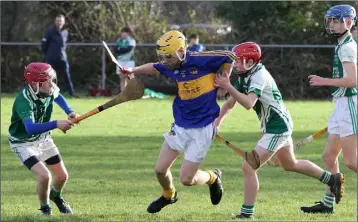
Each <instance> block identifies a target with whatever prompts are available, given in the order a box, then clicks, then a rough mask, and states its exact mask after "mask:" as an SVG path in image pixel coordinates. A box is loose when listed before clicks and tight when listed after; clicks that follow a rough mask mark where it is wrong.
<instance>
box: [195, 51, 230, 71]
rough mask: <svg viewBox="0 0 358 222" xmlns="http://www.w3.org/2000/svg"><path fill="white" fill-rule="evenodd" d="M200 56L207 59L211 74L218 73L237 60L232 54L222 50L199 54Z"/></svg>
mask: <svg viewBox="0 0 358 222" xmlns="http://www.w3.org/2000/svg"><path fill="white" fill-rule="evenodd" d="M198 55H200V56H201V55H204V56H205V57H206V58H205V60H206V65H207V67H208V68H209V69H210V71H211V72H217V71H218V70H219V69H220V68H221V67H227V66H231V65H232V64H233V63H234V61H235V58H236V57H235V54H233V53H232V52H229V51H220V50H217V51H208V52H199V53H198Z"/></svg>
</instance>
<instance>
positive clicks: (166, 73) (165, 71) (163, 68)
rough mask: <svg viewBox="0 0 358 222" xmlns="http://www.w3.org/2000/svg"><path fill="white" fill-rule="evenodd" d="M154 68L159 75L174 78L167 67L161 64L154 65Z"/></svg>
mask: <svg viewBox="0 0 358 222" xmlns="http://www.w3.org/2000/svg"><path fill="white" fill-rule="evenodd" d="M153 68H154V69H155V70H156V71H157V74H158V75H159V74H162V75H164V76H166V77H169V78H174V77H173V75H172V74H171V72H170V70H168V69H167V67H166V66H165V65H163V64H161V63H154V64H153Z"/></svg>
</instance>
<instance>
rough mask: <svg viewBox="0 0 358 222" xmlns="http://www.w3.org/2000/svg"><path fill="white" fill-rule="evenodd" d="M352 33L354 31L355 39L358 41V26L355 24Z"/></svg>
mask: <svg viewBox="0 0 358 222" xmlns="http://www.w3.org/2000/svg"><path fill="white" fill-rule="evenodd" d="M351 33H352V36H353V39H354V40H355V41H356V42H357V43H358V32H357V26H353V27H352V29H351Z"/></svg>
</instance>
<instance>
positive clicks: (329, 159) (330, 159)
mask: <svg viewBox="0 0 358 222" xmlns="http://www.w3.org/2000/svg"><path fill="white" fill-rule="evenodd" d="M322 159H323V161H324V163H325V164H326V165H334V164H335V163H336V161H337V157H336V156H335V155H333V154H332V153H330V152H327V151H325V152H324V153H323V154H322Z"/></svg>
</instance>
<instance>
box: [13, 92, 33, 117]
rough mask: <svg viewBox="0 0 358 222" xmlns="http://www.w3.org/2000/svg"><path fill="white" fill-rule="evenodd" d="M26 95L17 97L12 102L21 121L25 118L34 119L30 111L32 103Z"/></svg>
mask: <svg viewBox="0 0 358 222" xmlns="http://www.w3.org/2000/svg"><path fill="white" fill-rule="evenodd" d="M26 96H27V95H24V97H17V98H16V99H15V103H14V111H15V112H16V113H17V114H18V115H19V117H20V118H21V120H22V122H24V121H25V120H26V119H32V120H33V121H35V118H34V113H33V111H32V109H33V105H32V103H31V102H30V99H29V98H26Z"/></svg>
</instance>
